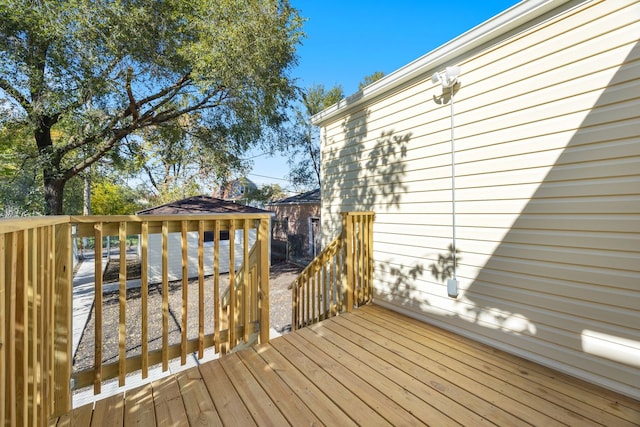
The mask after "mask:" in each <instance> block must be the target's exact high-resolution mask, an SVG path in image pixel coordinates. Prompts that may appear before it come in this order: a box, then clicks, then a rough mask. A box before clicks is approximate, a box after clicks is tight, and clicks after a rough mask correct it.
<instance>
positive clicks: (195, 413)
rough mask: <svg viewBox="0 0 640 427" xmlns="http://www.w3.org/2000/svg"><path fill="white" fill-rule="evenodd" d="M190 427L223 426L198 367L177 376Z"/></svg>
mask: <svg viewBox="0 0 640 427" xmlns="http://www.w3.org/2000/svg"><path fill="white" fill-rule="evenodd" d="M176 378H177V379H178V385H179V386H180V394H181V395H182V401H183V402H184V407H185V410H186V412H187V417H188V418H189V424H190V425H203V426H212V427H213V426H222V420H220V417H219V416H218V413H217V412H216V407H215V405H214V404H213V400H212V399H211V396H210V395H209V391H208V390H207V387H206V386H205V385H204V381H203V380H202V376H201V375H200V371H199V370H198V368H197V367H193V368H190V369H187V370H186V371H182V372H179V373H177V374H176Z"/></svg>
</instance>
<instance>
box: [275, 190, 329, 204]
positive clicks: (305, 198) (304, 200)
mask: <svg viewBox="0 0 640 427" xmlns="http://www.w3.org/2000/svg"><path fill="white" fill-rule="evenodd" d="M313 203H318V204H320V189H319V188H316V189H315V190H311V191H307V192H306V193H302V194H297V195H295V196H291V197H287V198H286V199H280V200H276V201H273V202H271V203H269V205H300V204H313Z"/></svg>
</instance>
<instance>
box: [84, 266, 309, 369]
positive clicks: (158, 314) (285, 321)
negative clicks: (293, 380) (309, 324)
mask: <svg viewBox="0 0 640 427" xmlns="http://www.w3.org/2000/svg"><path fill="white" fill-rule="evenodd" d="M138 264H139V263H138ZM136 268H137V267H136V265H135V262H132V263H131V265H129V263H128V264H127V271H128V274H127V276H128V279H134V278H136V273H137V276H138V277H139V271H140V269H139V268H137V270H136ZM118 271H119V266H118V262H117V261H116V262H114V261H111V262H110V264H109V265H108V266H107V269H106V270H105V275H104V281H105V283H107V282H109V281H113V280H114V279H115V280H117V278H118ZM300 271H302V267H300V266H298V265H295V264H291V263H286V262H282V263H277V264H274V265H272V266H271V272H270V276H269V292H270V304H271V307H270V308H271V316H270V322H271V325H270V326H271V328H273V329H275V330H276V331H278V332H280V333H286V332H289V331H290V330H291V290H290V289H289V286H290V285H291V283H292V282H293V280H294V279H295V278H296V277H297V275H298V274H299V273H300ZM220 278H221V283H220V287H221V289H220V292H221V294H222V292H224V290H226V288H227V287H228V277H227V275H221V276H220ZM211 284H212V279H211V278H207V280H206V281H205V333H211V332H213V295H212V291H211V292H207V289H209V290H210V289H211ZM187 289H188V305H189V308H188V310H187V312H188V315H189V317H188V325H193V326H189V327H188V330H189V333H188V337H189V339H193V338H197V334H198V331H197V329H198V327H197V324H198V309H197V306H198V302H197V300H198V281H197V280H191V281H190V282H189V286H188V288H187ZM118 302H119V301H118V292H117V291H115V292H111V293H105V294H103V315H102V319H103V320H102V323H103V328H102V330H103V350H102V352H103V363H111V362H115V361H116V360H117V356H118V321H119V304H118ZM181 305H182V286H181V283H180V282H177V283H175V282H174V283H170V284H169V343H170V344H173V343H177V342H179V340H180V324H181ZM161 307H162V291H161V286H160V285H159V284H156V285H150V286H149V293H148V313H149V350H150V351H152V350H156V349H160V347H161V344H162V338H161V337H162V333H161V331H162V309H161ZM126 330H127V356H133V355H137V354H140V352H141V295H140V289H129V290H128V291H127V310H126ZM94 331H95V311H94V310H93V309H92V312H91V315H90V317H89V320H88V321H87V324H86V326H85V328H84V331H83V333H82V337H81V339H80V344H79V345H78V350H77V351H76V354H75V356H74V360H73V370H74V371H80V370H83V369H87V368H90V367H92V366H93V352H94Z"/></svg>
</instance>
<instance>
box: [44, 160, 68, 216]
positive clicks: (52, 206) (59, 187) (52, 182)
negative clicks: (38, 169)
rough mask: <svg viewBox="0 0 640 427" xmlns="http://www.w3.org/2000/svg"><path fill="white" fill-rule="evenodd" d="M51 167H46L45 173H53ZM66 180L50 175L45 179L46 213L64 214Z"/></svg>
mask: <svg viewBox="0 0 640 427" xmlns="http://www.w3.org/2000/svg"><path fill="white" fill-rule="evenodd" d="M47 169H50V168H45V175H47V174H49V175H50V174H51V171H50V170H47ZM64 184H65V181H63V180H61V179H54V178H51V177H50V176H49V177H48V178H47V177H45V179H44V201H45V215H62V199H63V196H64Z"/></svg>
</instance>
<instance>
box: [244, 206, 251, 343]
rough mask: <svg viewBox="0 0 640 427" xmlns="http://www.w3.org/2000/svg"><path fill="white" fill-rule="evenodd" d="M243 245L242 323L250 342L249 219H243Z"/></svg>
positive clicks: (245, 340)
mask: <svg viewBox="0 0 640 427" xmlns="http://www.w3.org/2000/svg"><path fill="white" fill-rule="evenodd" d="M242 246H243V250H244V255H243V258H242V259H243V262H244V274H243V276H242V296H243V300H244V302H243V304H242V317H243V319H242V323H243V328H244V335H243V337H242V338H243V339H244V342H245V343H248V342H249V334H250V333H251V332H253V331H250V330H249V315H250V314H251V309H250V307H249V298H250V296H251V295H250V290H249V279H250V274H249V270H248V266H249V221H248V220H247V219H244V220H243V221H242Z"/></svg>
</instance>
